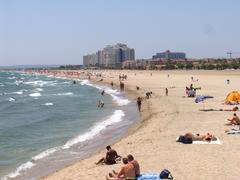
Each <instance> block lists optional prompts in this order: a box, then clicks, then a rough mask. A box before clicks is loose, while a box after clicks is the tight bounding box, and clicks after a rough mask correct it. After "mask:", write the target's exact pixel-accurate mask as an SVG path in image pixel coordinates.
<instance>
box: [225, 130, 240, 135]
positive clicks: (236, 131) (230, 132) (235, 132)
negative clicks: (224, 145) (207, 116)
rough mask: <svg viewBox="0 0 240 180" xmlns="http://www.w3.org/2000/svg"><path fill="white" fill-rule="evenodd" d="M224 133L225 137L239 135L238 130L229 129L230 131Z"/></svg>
mask: <svg viewBox="0 0 240 180" xmlns="http://www.w3.org/2000/svg"><path fill="white" fill-rule="evenodd" d="M226 133H227V135H231V134H240V130H239V129H230V130H229V131H227V132H226Z"/></svg>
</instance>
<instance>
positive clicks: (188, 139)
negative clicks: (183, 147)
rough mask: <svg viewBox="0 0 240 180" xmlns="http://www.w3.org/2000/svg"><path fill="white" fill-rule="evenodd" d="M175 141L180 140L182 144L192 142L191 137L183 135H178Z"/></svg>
mask: <svg viewBox="0 0 240 180" xmlns="http://www.w3.org/2000/svg"><path fill="white" fill-rule="evenodd" d="M177 142H181V143H183V144H192V139H191V138H189V137H185V136H179V138H178V140H177Z"/></svg>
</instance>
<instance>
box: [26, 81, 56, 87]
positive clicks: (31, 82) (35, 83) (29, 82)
mask: <svg viewBox="0 0 240 180" xmlns="http://www.w3.org/2000/svg"><path fill="white" fill-rule="evenodd" d="M55 82H56V81H42V80H37V81H28V82H23V84H27V85H32V86H40V87H43V86H44V85H55Z"/></svg>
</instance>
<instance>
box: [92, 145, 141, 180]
mask: <svg viewBox="0 0 240 180" xmlns="http://www.w3.org/2000/svg"><path fill="white" fill-rule="evenodd" d="M106 149H107V153H106V156H105V157H103V158H101V159H100V160H99V161H98V162H97V163H96V164H97V165H99V164H107V165H112V164H116V163H117V161H120V160H121V158H122V157H121V156H119V155H118V154H117V151H116V150H114V149H112V148H111V146H109V145H108V146H107V147H106ZM122 163H123V165H122V167H121V168H120V170H119V171H114V170H113V171H112V172H110V173H109V174H108V175H107V176H106V180H136V178H137V177H138V176H140V166H139V163H138V161H137V160H135V159H134V157H133V155H131V154H129V155H127V157H123V158H122Z"/></svg>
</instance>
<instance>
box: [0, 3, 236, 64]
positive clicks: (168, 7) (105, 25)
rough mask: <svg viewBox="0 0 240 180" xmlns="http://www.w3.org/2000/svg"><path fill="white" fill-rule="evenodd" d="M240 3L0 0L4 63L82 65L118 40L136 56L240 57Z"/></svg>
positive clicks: (0, 59)
mask: <svg viewBox="0 0 240 180" xmlns="http://www.w3.org/2000/svg"><path fill="white" fill-rule="evenodd" d="M239 5H240V2H239V1H237V0H231V1H229V2H226V1H211V2H209V1H207V0H203V1H201V2H200V1H198V2H192V1H186V2H184V3H183V2H179V1H177V0H174V1H168V2H163V1H156V0H153V1H151V2H148V3H146V2H144V1H141V0H140V1H136V0H134V1H131V2H129V1H126V0H124V1H121V2H120V1H112V2H108V3H104V2H103V1H94V0H92V1H87V2H79V1H71V3H69V2H68V3H67V1H60V2H59V1H51V3H50V2H49V1H41V2H40V1H39V2H31V1H29V0H23V1H21V2H18V1H4V0H3V1H0V17H1V18H0V26H1V27H3V28H1V30H0V42H1V43H0V66H7V65H22V64H23V65H27V64H28V65H30V64H33V65H34V64H46V65H53V64H83V62H82V57H83V56H84V55H86V54H88V53H91V52H95V51H96V50H98V49H100V48H103V47H105V46H106V45H108V44H116V43H118V42H121V43H124V44H127V45H128V46H129V47H131V48H134V49H135V58H136V59H142V58H143V59H148V58H150V57H152V56H153V55H154V54H156V53H158V52H163V51H166V50H170V51H177V52H185V53H186V54H187V57H188V58H197V59H199V58H228V57H229V56H230V54H229V53H231V56H232V57H239V56H240V49H239V47H240V46H239V45H240V44H239V43H240V36H239V33H238V32H239V31H240V25H239V24H238V23H237V18H238V17H239V16H240V12H239V11H238V9H237V7H239Z"/></svg>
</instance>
